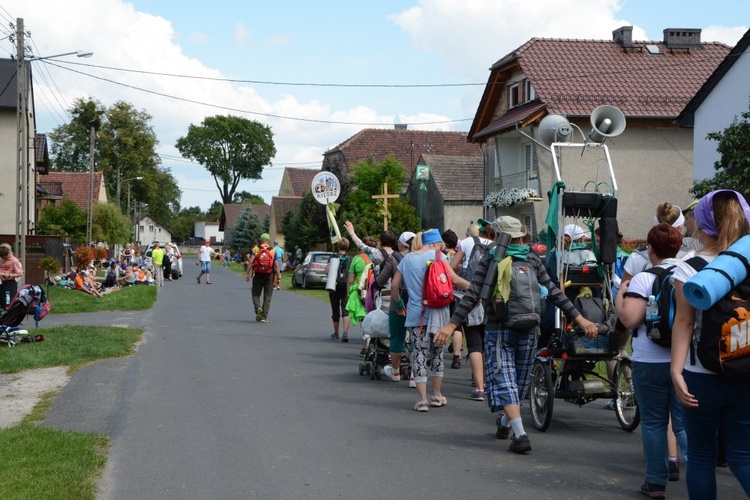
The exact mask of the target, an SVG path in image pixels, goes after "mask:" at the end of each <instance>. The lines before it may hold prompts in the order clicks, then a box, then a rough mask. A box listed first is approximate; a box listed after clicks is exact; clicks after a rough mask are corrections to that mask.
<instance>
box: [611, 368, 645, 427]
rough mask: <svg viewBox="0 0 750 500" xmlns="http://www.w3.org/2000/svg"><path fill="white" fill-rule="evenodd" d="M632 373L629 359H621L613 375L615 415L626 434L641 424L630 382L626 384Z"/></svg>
mask: <svg viewBox="0 0 750 500" xmlns="http://www.w3.org/2000/svg"><path fill="white" fill-rule="evenodd" d="M631 373H632V369H631V366H630V360H629V359H621V360H620V361H619V362H618V363H617V366H615V371H614V375H613V379H614V383H615V389H616V390H617V395H616V396H615V413H616V414H617V421H618V422H619V423H620V427H622V428H623V429H625V430H626V431H628V432H632V431H634V430H635V429H636V428H637V427H638V424H639V423H640V422H641V414H640V412H639V411H638V401H637V399H636V397H635V390H633V384H632V382H628V379H629V378H630V376H631Z"/></svg>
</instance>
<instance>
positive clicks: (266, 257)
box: [253, 247, 275, 274]
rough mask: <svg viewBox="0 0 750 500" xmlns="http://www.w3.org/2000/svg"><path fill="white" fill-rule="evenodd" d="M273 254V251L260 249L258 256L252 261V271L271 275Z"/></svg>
mask: <svg viewBox="0 0 750 500" xmlns="http://www.w3.org/2000/svg"><path fill="white" fill-rule="evenodd" d="M274 254H275V251H271V249H270V248H268V247H260V250H259V251H258V255H256V256H255V260H254V261H253V271H254V272H256V273H258V274H271V273H273V260H274V257H275V255H274Z"/></svg>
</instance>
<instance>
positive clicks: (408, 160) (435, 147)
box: [323, 128, 482, 177]
mask: <svg viewBox="0 0 750 500" xmlns="http://www.w3.org/2000/svg"><path fill="white" fill-rule="evenodd" d="M337 154H340V155H342V156H343V161H344V166H345V167H346V168H347V169H349V168H350V167H351V166H352V165H354V164H356V163H358V162H360V161H362V160H366V159H368V158H371V159H372V160H373V161H374V162H376V163H379V162H382V161H383V160H384V159H385V158H386V156H388V155H389V154H392V155H393V156H394V157H395V158H396V159H397V160H398V161H400V162H401V163H403V164H404V165H405V166H406V174H407V176H409V177H411V175H412V173H413V172H414V167H415V166H416V164H417V161H418V160H419V157H420V156H421V155H423V154H437V155H446V156H480V157H481V156H482V153H481V151H480V150H479V148H478V147H477V146H476V145H474V144H471V143H468V142H466V133H465V132H441V131H424V130H404V129H372V128H368V129H364V130H361V131H360V132H358V133H357V134H355V135H353V136H352V137H350V138H349V139H347V140H346V141H344V142H342V143H341V144H339V145H338V146H336V147H335V148H333V149H330V150H328V151H326V152H325V154H324V160H323V169H324V170H330V168H326V167H327V165H326V163H327V162H329V161H333V158H332V157H333V156H335V155H337Z"/></svg>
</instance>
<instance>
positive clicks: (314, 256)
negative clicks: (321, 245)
mask: <svg viewBox="0 0 750 500" xmlns="http://www.w3.org/2000/svg"><path fill="white" fill-rule="evenodd" d="M332 255H336V254H334V253H331V252H308V253H307V255H305V257H304V258H303V259H302V262H301V263H300V264H297V267H295V268H294V274H293V275H292V288H297V287H300V286H301V287H302V288H310V287H313V286H326V279H327V276H326V274H325V270H326V265H327V264H328V259H330V258H331V256H332Z"/></svg>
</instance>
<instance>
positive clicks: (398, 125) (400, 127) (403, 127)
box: [393, 123, 409, 130]
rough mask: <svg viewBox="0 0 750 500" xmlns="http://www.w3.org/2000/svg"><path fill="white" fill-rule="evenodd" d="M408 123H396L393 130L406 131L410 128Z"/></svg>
mask: <svg viewBox="0 0 750 500" xmlns="http://www.w3.org/2000/svg"><path fill="white" fill-rule="evenodd" d="M408 126H409V124H408V123H396V124H394V125H393V128H394V129H396V130H406V127H408Z"/></svg>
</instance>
